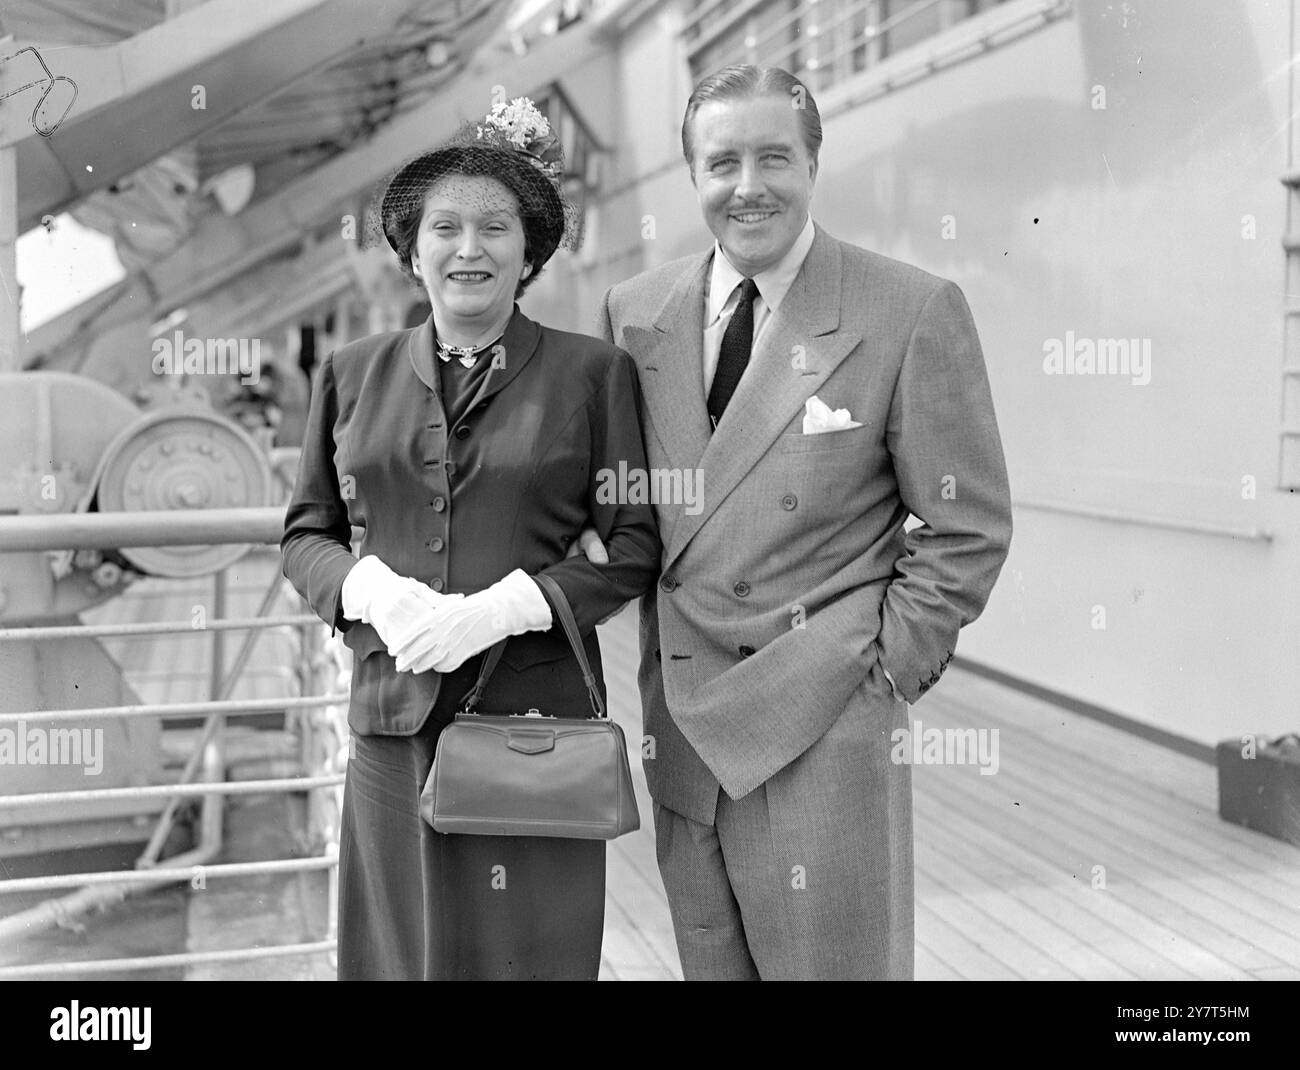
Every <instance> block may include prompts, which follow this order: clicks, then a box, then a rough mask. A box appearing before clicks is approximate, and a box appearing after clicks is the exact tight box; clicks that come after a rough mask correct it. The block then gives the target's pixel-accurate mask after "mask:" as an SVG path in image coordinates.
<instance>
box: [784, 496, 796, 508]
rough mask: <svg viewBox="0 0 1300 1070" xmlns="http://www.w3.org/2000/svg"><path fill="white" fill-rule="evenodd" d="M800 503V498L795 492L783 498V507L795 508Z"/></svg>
mask: <svg viewBox="0 0 1300 1070" xmlns="http://www.w3.org/2000/svg"><path fill="white" fill-rule="evenodd" d="M798 504H799V499H798V498H796V497H795V496H794V495H793V494H786V495H784V496H783V497H782V498H781V508H782V509H793V508H794V507H795V506H796V505H798Z"/></svg>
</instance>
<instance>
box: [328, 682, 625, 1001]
mask: <svg viewBox="0 0 1300 1070" xmlns="http://www.w3.org/2000/svg"><path fill="white" fill-rule="evenodd" d="M477 669H478V659H477V658H475V659H472V660H471V662H470V663H469V665H466V666H463V667H462V668H461V669H459V670H457V671H456V672H454V673H450V674H448V676H447V677H446V679H444V680H443V685H442V688H441V691H440V694H439V698H438V702H437V704H436V705H435V707H434V709H433V712H432V713H431V714H430V716H429V719H428V720H427V721H426V722H425V724H424V726H423V727H422V728H421V729H420V731H419V732H417V733H416V734H415V735H413V736H358V735H354V736H353V748H354V750H353V753H352V755H351V757H350V760H349V762H348V772H347V782H346V785H345V787H344V792H343V818H342V828H341V832H340V843H339V919H338V923H339V980H340V981H360V980H392V981H397V980H421V979H423V980H428V981H432V980H595V979H596V974H597V972H598V971H599V969H600V946H601V934H602V931H603V929H604V923H605V842H604V841H603V840H569V839H557V838H553V837H529V836H466V835H444V834H442V833H439V832H434V831H433V829H432V828H431V827H430V826H429V825H427V824H426V823H425V822H424V821H423V819H422V818H421V817H420V813H419V802H420V792H421V791H422V790H423V789H424V782H425V780H426V779H427V778H428V776H429V769H430V768H431V766H432V765H433V756H434V752H435V749H436V748H437V745H438V736H439V734H440V733H441V731H442V729H443V727H444V726H445V725H447V724H449V723H450V722H451V719H452V716H453V714H454V711H455V705H456V703H457V702H458V701H459V699H460V697H461V696H462V695H464V694H465V692H466V691H468V690H469V688H470V687H471V686H472V684H473V679H474V676H475V675H476V673H477Z"/></svg>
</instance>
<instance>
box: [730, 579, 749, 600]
mask: <svg viewBox="0 0 1300 1070" xmlns="http://www.w3.org/2000/svg"><path fill="white" fill-rule="evenodd" d="M732 590H733V591H735V592H736V597H737V598H745V597H748V595H749V584H747V583H746V582H745V581H744V580H741V581H740V582H739V583H738V584H736V586H734V587H733V588H732Z"/></svg>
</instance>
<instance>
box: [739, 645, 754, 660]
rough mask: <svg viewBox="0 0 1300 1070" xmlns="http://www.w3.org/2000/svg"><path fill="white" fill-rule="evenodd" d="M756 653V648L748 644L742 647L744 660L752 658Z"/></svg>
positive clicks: (741, 651)
mask: <svg viewBox="0 0 1300 1070" xmlns="http://www.w3.org/2000/svg"><path fill="white" fill-rule="evenodd" d="M755 653H756V651H755V650H754V648H753V647H752V646H749V645H748V644H746V645H744V646H742V647H740V656H741V657H742V658H752V657H753V656H754V654H755Z"/></svg>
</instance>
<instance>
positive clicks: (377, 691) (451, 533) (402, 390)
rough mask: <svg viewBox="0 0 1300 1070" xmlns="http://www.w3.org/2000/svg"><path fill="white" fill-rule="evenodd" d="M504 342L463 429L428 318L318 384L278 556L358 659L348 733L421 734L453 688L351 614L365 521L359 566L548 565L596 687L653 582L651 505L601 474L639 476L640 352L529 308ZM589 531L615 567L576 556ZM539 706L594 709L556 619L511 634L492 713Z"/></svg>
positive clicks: (427, 579) (464, 577) (430, 578)
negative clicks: (607, 490)
mask: <svg viewBox="0 0 1300 1070" xmlns="http://www.w3.org/2000/svg"><path fill="white" fill-rule="evenodd" d="M503 344H504V346H505V353H504V358H503V359H502V358H500V357H498V359H497V361H496V365H502V366H496V365H494V366H493V368H492V370H491V371H490V372H489V374H488V377H487V380H486V382H485V383H484V386H483V388H482V390H481V391H480V393H479V396H478V398H477V399H476V400H475V401H474V402H473V403H472V404H471V405H470V406H469V407H468V409H467V411H466V412H465V414H464V415H463V416H462V417H461V418H460V419H459V420H458V421H455V422H454V423H453V424H452V425H451V426H448V422H447V415H446V413H445V412H444V409H443V404H442V398H441V391H440V389H439V378H438V372H437V369H436V368H435V367H434V357H433V323H432V319H430V320H428V321H426V322H425V323H423V324H421V325H420V326H418V327H413V328H411V329H409V330H405V331H395V332H393V333H390V334H382V335H377V336H374V337H371V338H364V339H361V340H359V341H356V342H353V343H352V344H350V345H347V346H345V347H343V348H342V349H340V350H338V351H337V352H336V353H333V354H331V355H330V356H329V357H326V358H325V360H324V361H323V363H322V365H321V367H320V369H319V372H318V374H317V378H316V383H315V388H314V390H313V392H312V399H311V410H310V414H309V416H308V420H307V430H306V435H305V438H304V441H303V448H302V460H301V463H300V467H299V472H298V481H297V485H296V486H295V488H294V492H293V497H292V499H291V501H290V503H289V508H288V512H287V515H286V518H285V533H284V538H283V540H282V541H281V544H280V548H281V552H282V553H283V556H284V574H285V576H287V577H288V579H289V580H290V582H292V583H293V585H294V587H296V588H297V590H298V591H299V593H300V594H302V596H303V597H304V598H306V599H307V601H308V603H309V604H310V605H311V607H312V609H313V610H314V611H315V612H316V613H317V614H319V615H320V616H321V618H322V619H324V620H325V621H326V622H327V623H329V624H330V625H331V626H332V627H333V628H335V629H337V630H340V631H342V632H343V633H344V642H345V643H346V644H347V645H348V646H349V647H351V649H352V650H353V652H354V655H355V661H354V666H353V673H352V701H351V705H350V709H349V715H348V720H349V724H350V725H351V728H352V730H353V731H354V732H357V733H360V734H363V735H376V734H377V735H410V734H413V733H415V732H417V731H419V729H420V727H421V726H422V725H423V724H424V722H425V720H426V718H427V717H428V715H429V712H430V710H431V709H432V707H433V705H434V702H435V701H436V700H437V698H438V691H439V685H440V682H441V681H442V679H443V677H442V676H441V674H439V673H436V672H427V673H421V674H419V675H413V674H412V673H409V672H404V673H399V672H397V671H396V665H395V662H394V661H393V659H392V657H390V656H389V654H388V652H387V650H386V648H385V645H384V643H383V641H382V640H381V639H380V638H379V635H378V633H377V632H376V631H375V630H374V628H372V627H371V626H370V625H368V624H361V623H354V622H352V621H347V620H345V619H344V617H343V607H342V587H343V578H344V577H345V576H346V575H347V574H348V571H349V570H350V569H351V567H352V565H353V563H354V562H355V560H356V557H354V556H353V553H352V550H351V548H350V542H351V537H352V528H353V527H354V526H355V527H356V528H359V529H360V532H361V541H360V546H359V548H358V556H364V555H366V554H375V555H377V556H378V557H379V559H380V560H381V561H383V562H384V563H385V564H386V565H388V566H389V567H390V568H391V569H392V570H393V571H394V572H396V573H398V574H399V575H404V576H411V577H413V578H415V579H417V580H419V581H420V582H422V583H427V584H429V586H430V587H431V588H432V589H434V590H436V591H442V592H445V593H449V594H450V593H456V592H460V593H464V594H472V593H474V592H476V591H481V590H483V589H484V588H485V587H488V586H490V585H491V584H493V583H495V582H496V581H497V580H499V579H501V578H502V577H503V576H505V575H506V574H507V573H508V572H510V571H511V570H513V569H515V568H521V569H523V570H524V572H526V573H528V574H529V575H535V574H537V573H541V572H544V573H546V575H548V576H550V577H552V578H553V579H554V580H555V581H556V582H557V583H558V584H559V585H560V587H561V588H562V589H563V591H564V593H565V595H566V596H567V598H568V600H569V603H570V605H571V606H572V607H573V611H574V615H575V616H576V617H577V620H578V627H579V629H580V630H581V631H582V633H583V635H584V637H585V639H586V643H585V645H586V648H587V653H588V657H589V658H590V660H591V662H592V666H593V668H594V669H595V670H596V673H597V676H598V677H600V648H599V645H598V644H597V642H596V636H595V625H596V622H597V621H599V620H600V619H602V618H603V617H605V616H607V615H608V614H610V613H612V612H613V611H614V610H615V609H617V608H618V607H619V606H621V605H622V604H623V603H625V602H627V601H628V600H630V599H632V598H635V597H637V596H638V595H640V594H642V593H643V592H644V591H645V589H646V587H647V586H648V585H649V584H651V583H652V582H653V581H654V578H655V576H656V574H657V569H658V564H659V551H660V544H659V537H658V533H657V529H656V526H655V519H654V513H653V506H651V505H650V504H649V503H644V504H636V505H631V504H625V503H624V504H620V503H618V502H608V501H605V500H603V499H605V498H608V497H609V495H608V494H602V495H600V498H601V499H602V500H598V495H597V487H598V478H599V477H598V473H599V472H600V471H601V469H609V470H612V471H613V472H615V473H617V472H618V469H619V462H624V463H625V464H626V465H627V466H628V468H640V469H644V468H645V464H646V462H645V452H644V447H643V446H642V440H641V418H640V398H639V394H638V392H637V383H636V371H635V367H634V365H633V363H632V359H631V358H630V357H629V356H628V355H627V353H625V352H624V351H623V350H621V349H617V348H615V347H614V346H612V345H610V344H609V343H607V342H604V341H600V340H598V339H595V338H589V337H587V336H585V335H579V334H570V333H568V332H565V331H556V330H551V329H549V328H546V327H542V326H540V325H539V324H537V323H534V322H533V321H532V320H530V319H528V318H527V317H526V316H525V315H523V313H521V312H520V311H519V309H518V307H516V308H515V312H514V316H513V318H512V319H511V320H510V324H509V326H508V327H507V329H506V333H505V337H504V339H503ZM588 524H590V525H591V526H593V527H594V528H595V529H596V531H597V532H598V533H599V534H600V537H601V539H602V540H603V541H604V543H605V546H606V548H607V549H608V551H609V563H608V564H607V565H593V564H591V563H590V562H589V561H587V559H586V558H585V556H576V557H572V558H568V559H567V560H566V558H565V552H566V550H567V549H568V547H569V545H570V544H571V543H572V542H573V540H574V539H576V538H577V536H578V533H579V532H580V531H581V530H582V529H583V528H584V527H585V526H587V525H588ZM479 661H480V659H479V658H478V657H476V658H473V659H471V663H472V664H475V665H477V664H478V663H479ZM601 679H602V687H603V678H601ZM459 697H460V696H456V698H459ZM444 706H445V703H444ZM530 707H535V708H537V709H539V710H540V711H541V712H542V713H561V712H567V713H569V714H570V715H577V714H578V713H579V711H583V710H587V709H589V708H590V706H589V703H588V700H587V697H586V689H585V687H584V686H583V682H582V676H581V673H580V671H579V669H578V665H577V661H576V659H575V658H574V657H573V654H572V652H571V650H570V648H569V645H568V642H567V641H566V640H565V637H564V632H563V630H562V629H561V628H560V626H559V625H558V623H557V624H556V625H554V626H553V627H552V628H551V629H550V630H549V631H546V632H528V633H525V634H524V635H522V636H515V637H513V638H512V639H510V640H509V642H507V644H506V648H505V653H504V656H503V657H502V664H501V665H500V666H499V667H498V669H497V671H496V673H495V674H494V676H493V678H492V681H491V682H490V683H489V685H488V689H487V692H486V694H485V696H484V700H483V702H482V704H481V705H480V709H481V710H483V711H485V712H524V711H525V710H526V709H528V708H530Z"/></svg>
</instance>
